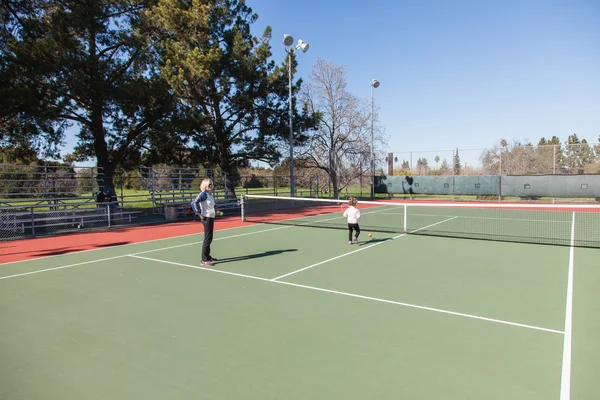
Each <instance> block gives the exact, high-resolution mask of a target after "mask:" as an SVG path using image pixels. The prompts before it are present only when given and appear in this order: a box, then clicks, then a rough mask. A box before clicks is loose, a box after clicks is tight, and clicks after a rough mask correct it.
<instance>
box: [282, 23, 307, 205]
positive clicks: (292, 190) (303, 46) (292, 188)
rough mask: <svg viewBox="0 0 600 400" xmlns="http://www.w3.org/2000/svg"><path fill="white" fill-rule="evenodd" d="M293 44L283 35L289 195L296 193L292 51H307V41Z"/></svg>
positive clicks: (292, 40)
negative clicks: (287, 87)
mask: <svg viewBox="0 0 600 400" xmlns="http://www.w3.org/2000/svg"><path fill="white" fill-rule="evenodd" d="M293 44H294V38H293V37H291V36H290V35H288V34H285V35H283V45H284V46H285V51H286V52H287V54H288V78H289V89H290V94H289V97H290V98H289V103H290V196H295V194H296V182H295V178H294V128H293V122H292V119H293V117H292V116H293V111H292V110H293V105H292V53H295V52H296V50H298V49H300V50H302V52H303V53H306V52H307V51H308V43H304V42H303V41H302V40H298V44H297V45H296V46H295V47H291V46H292V45H293Z"/></svg>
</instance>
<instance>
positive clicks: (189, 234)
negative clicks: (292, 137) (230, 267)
mask: <svg viewBox="0 0 600 400" xmlns="http://www.w3.org/2000/svg"><path fill="white" fill-rule="evenodd" d="M259 225H264V224H253V225H243V226H234V227H232V228H224V229H218V230H217V231H216V232H221V231H229V230H232V229H241V228H248V227H251V226H259ZM139 226H142V225H135V226H134V227H139ZM89 233H93V232H89ZM201 233H202V232H198V233H187V234H185V235H179V236H169V237H166V238H160V239H151V240H144V241H141V242H135V243H126V244H121V245H118V246H112V247H110V248H111V249H114V248H117V247H124V246H135V245H137V244H143V243H152V242H158V241H160V240H171V239H181V238H184V237H187V236H195V235H200V234H201ZM197 243H198V242H195V244H197ZM106 249H107V247H102V248H97V249H87V250H79V251H73V252H71V253H64V254H55V255H52V256H44V257H36V258H33V259H29V260H18V261H9V262H5V263H0V267H2V266H4V265H9V264H16V263H24V262H31V261H37V260H46V259H48V258H54V257H64V256H70V255H73V254H81V253H87V252H90V251H98V250H106Z"/></svg>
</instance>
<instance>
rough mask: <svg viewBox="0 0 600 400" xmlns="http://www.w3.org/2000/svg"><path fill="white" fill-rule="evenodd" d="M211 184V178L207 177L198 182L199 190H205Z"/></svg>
mask: <svg viewBox="0 0 600 400" xmlns="http://www.w3.org/2000/svg"><path fill="white" fill-rule="evenodd" d="M212 184H213V181H212V179H208V178H206V179H204V180H203V181H202V183H201V184H200V191H201V192H204V191H205V190H206V188H207V187H208V186H210V185H212Z"/></svg>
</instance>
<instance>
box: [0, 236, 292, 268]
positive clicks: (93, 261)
mask: <svg viewBox="0 0 600 400" xmlns="http://www.w3.org/2000/svg"><path fill="white" fill-rule="evenodd" d="M284 228H291V227H290V226H285V227H278V228H273V229H265V230H262V231H254V232H248V233H242V234H239V235H232V236H225V237H222V238H215V239H214V240H224V239H232V238H236V237H240V236H245V235H253V234H258V233H262V232H269V231H274V230H277V229H284ZM230 229H236V228H230ZM224 230H225V229H224ZM184 236H189V235H184ZM179 237H183V236H179ZM171 239H172V238H171ZM156 240H163V239H156ZM152 241H154V240H150V241H148V242H152ZM139 243H147V242H138V243H131V244H128V245H134V244H139ZM199 243H202V242H201V241H200V242H192V243H185V244H178V245H175V246H168V247H160V248H158V249H152V250H146V251H141V252H136V253H130V254H122V255H119V256H114V257H106V258H99V259H95V260H90V261H83V262H78V263H74V264H68V265H61V266H59V267H52V268H44V269H38V270H35V271H29V272H22V273H20V274H13V275H6V276H0V280H3V279H11V278H18V277H20V276H27V275H33V274H39V273H42V272H51V271H58V270H61V269H67V268H73V267H78V266H80V265H86V264H93V263H98V262H103V261H109V260H115V259H118V258H123V257H129V256H133V255H137V254H145V253H151V252H155V251H161V250H169V249H174V248H178V247H183V246H191V245H197V244H199ZM128 245H124V246H128ZM94 250H100V249H94ZM87 251H90V250H87ZM77 253H83V251H81V252H77ZM71 254H76V253H71ZM37 260H39V259H37ZM25 261H34V260H25ZM21 262H22V261H21ZM7 264H8V263H7Z"/></svg>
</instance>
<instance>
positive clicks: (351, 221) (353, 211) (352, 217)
mask: <svg viewBox="0 0 600 400" xmlns="http://www.w3.org/2000/svg"><path fill="white" fill-rule="evenodd" d="M356 203H358V201H357V200H356V197H350V200H348V204H349V207H348V208H346V210H345V211H344V218H346V219H347V220H348V244H352V242H354V243H358V235H360V227H359V226H358V220H359V219H360V211H359V210H358V208H356ZM352 231H354V232H355V234H354V240H353V239H352Z"/></svg>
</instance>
